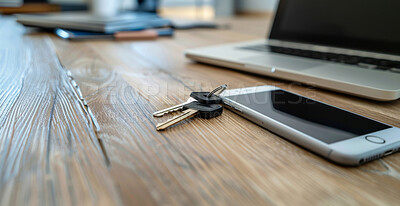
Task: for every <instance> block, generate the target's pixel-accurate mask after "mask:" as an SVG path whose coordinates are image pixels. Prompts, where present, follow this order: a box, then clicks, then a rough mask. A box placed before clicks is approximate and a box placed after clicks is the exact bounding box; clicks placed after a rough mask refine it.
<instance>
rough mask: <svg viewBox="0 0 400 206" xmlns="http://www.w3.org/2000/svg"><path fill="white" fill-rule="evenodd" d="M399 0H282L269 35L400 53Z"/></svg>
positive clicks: (327, 44) (320, 43) (305, 41)
mask: <svg viewBox="0 0 400 206" xmlns="http://www.w3.org/2000/svg"><path fill="white" fill-rule="evenodd" d="M399 8H400V1H399V0H281V1H280V2H279V6H278V10H277V13H276V16H275V20H274V24H273V26H272V30H271V33H270V36H269V38H270V39H275V40H283V41H289V42H297V43H307V44H316V45H323V46H332V47H341V48H348V49H356V50H366V51H373V52H380V53H387V54H395V55H400V10H399Z"/></svg>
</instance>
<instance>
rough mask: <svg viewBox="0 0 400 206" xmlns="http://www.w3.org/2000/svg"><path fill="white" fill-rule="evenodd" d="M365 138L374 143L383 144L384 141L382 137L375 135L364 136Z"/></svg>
mask: <svg viewBox="0 0 400 206" xmlns="http://www.w3.org/2000/svg"><path fill="white" fill-rule="evenodd" d="M365 139H366V140H368V141H370V142H372V143H376V144H384V143H385V142H386V141H385V140H384V139H382V138H380V137H377V136H366V137H365Z"/></svg>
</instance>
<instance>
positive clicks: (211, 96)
mask: <svg viewBox="0 0 400 206" xmlns="http://www.w3.org/2000/svg"><path fill="white" fill-rule="evenodd" d="M226 87H227V85H226V84H223V85H221V86H219V87H217V88H215V89H214V90H212V91H211V92H192V93H191V94H190V98H189V99H188V100H187V101H186V102H184V103H182V104H178V105H175V106H172V107H169V108H166V109H163V110H160V111H157V112H154V113H153V116H154V117H162V116H164V115H165V114H168V113H171V112H176V111H179V110H182V108H183V106H185V105H186V104H189V103H191V102H194V101H199V102H201V103H204V104H219V103H222V99H221V98H220V97H219V96H218V94H220V93H221V92H223V91H224V90H225V89H226Z"/></svg>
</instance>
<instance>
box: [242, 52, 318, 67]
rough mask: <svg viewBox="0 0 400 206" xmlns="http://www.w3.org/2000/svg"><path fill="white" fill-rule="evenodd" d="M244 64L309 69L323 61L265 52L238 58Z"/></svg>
mask: <svg viewBox="0 0 400 206" xmlns="http://www.w3.org/2000/svg"><path fill="white" fill-rule="evenodd" d="M240 60H241V61H243V62H244V63H245V64H250V65H257V66H261V67H262V66H265V67H277V68H283V69H292V70H303V69H309V68H312V67H316V66H321V65H323V64H324V63H319V62H317V61H315V60H314V61H313V60H307V59H304V58H301V57H295V56H286V55H279V54H266V55H257V56H252V57H247V58H243V59H240Z"/></svg>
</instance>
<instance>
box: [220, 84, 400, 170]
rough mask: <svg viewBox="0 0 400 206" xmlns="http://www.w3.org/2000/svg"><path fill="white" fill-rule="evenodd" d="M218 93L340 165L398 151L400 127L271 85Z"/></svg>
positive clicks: (235, 107)
mask: <svg viewBox="0 0 400 206" xmlns="http://www.w3.org/2000/svg"><path fill="white" fill-rule="evenodd" d="M220 96H221V97H222V99H223V102H224V105H225V106H226V107H227V108H228V109H231V110H232V111H234V112H235V113H237V114H239V115H241V116H243V117H245V118H247V119H249V120H250V121H252V122H254V123H256V124H258V125H260V126H261V127H264V128H265V129H267V130H270V131H272V132H274V133H275V134H278V135H280V136H282V137H284V138H286V139H287V140H290V141H292V142H294V143H296V144H298V145H300V146H302V147H304V148H307V149H309V150H311V151H313V152H315V153H317V154H319V155H321V156H323V157H325V158H327V159H329V160H332V161H333V162H336V163H339V164H341V165H349V166H356V165H360V164H363V163H366V162H369V161H371V160H374V159H378V158H380V157H383V156H386V155H389V154H392V153H394V152H397V151H398V150H400V128H397V127H393V126H390V125H387V124H384V123H381V122H378V121H375V120H372V119H369V118H367V117H363V116H361V115H358V114H355V113H352V112H349V111H346V110H343V109H340V108H337V107H334V106H331V105H328V104H325V103H322V102H319V101H316V100H313V99H309V98H306V97H303V96H300V95H297V94H294V93H291V92H288V91H285V90H283V89H280V88H277V87H274V86H258V87H248V88H241V89H232V90H227V91H225V92H223V93H222V94H221V95H220Z"/></svg>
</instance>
